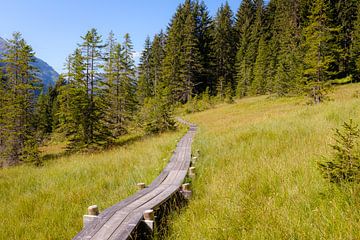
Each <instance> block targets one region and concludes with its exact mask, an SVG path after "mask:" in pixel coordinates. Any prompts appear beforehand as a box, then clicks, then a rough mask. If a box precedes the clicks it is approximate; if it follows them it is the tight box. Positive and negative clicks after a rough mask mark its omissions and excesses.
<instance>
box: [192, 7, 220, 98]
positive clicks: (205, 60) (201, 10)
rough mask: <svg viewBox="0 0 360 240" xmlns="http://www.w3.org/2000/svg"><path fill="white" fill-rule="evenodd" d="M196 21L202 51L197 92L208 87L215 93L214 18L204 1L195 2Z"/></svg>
mask: <svg viewBox="0 0 360 240" xmlns="http://www.w3.org/2000/svg"><path fill="white" fill-rule="evenodd" d="M194 11H195V15H196V16H195V21H196V37H197V41H198V49H199V53H200V58H201V60H200V65H201V72H200V73H199V76H198V77H197V79H196V82H194V92H195V94H200V93H202V92H204V91H206V88H208V87H209V89H211V90H212V94H214V93H215V88H216V82H215V64H214V56H213V54H212V48H211V46H212V44H213V41H214V40H213V36H212V32H213V28H214V24H213V20H212V18H211V16H210V13H209V11H208V9H207V7H206V5H205V3H204V2H203V1H202V2H201V3H200V4H198V3H197V2H195V10H194Z"/></svg>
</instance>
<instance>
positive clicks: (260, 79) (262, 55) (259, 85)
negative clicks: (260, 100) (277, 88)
mask: <svg viewBox="0 0 360 240" xmlns="http://www.w3.org/2000/svg"><path fill="white" fill-rule="evenodd" d="M268 58H269V56H268V47H267V43H266V41H265V39H264V37H261V38H260V41H259V49H258V54H257V57H256V61H255V64H254V81H253V83H252V89H251V92H252V94H265V93H266V92H267V90H268V89H267V84H268V78H267V77H268V71H267V67H268V61H269V60H268Z"/></svg>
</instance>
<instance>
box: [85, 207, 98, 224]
mask: <svg viewBox="0 0 360 240" xmlns="http://www.w3.org/2000/svg"><path fill="white" fill-rule="evenodd" d="M98 215H99V208H98V206H97V205H92V206H90V207H88V214H87V215H84V216H83V226H84V227H86V226H87V225H89V224H90V223H92V222H93V221H94V220H96V219H98V218H99V217H98Z"/></svg>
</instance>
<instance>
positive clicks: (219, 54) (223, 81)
mask: <svg viewBox="0 0 360 240" xmlns="http://www.w3.org/2000/svg"><path fill="white" fill-rule="evenodd" d="M213 39H214V42H213V45H212V46H213V50H212V51H213V54H214V60H215V62H214V63H215V78H216V93H217V95H218V96H219V97H220V99H222V100H223V99H225V92H226V86H228V84H230V85H231V87H232V88H234V86H235V81H234V73H235V66H234V64H235V54H236V41H235V39H236V35H235V30H234V16H233V13H232V11H231V9H230V7H229V5H228V4H227V3H226V4H225V5H222V6H221V7H220V8H219V10H218V12H217V14H216V17H215V20H214V31H213Z"/></svg>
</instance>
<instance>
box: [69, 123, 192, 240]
mask: <svg viewBox="0 0 360 240" xmlns="http://www.w3.org/2000/svg"><path fill="white" fill-rule="evenodd" d="M178 121H179V122H181V123H183V124H187V125H189V127H190V128H189V130H188V132H187V133H186V134H185V136H183V138H182V139H181V140H180V141H179V143H178V144H177V147H176V150H175V151H174V154H173V155H172V157H171V159H170V162H169V163H168V165H167V166H166V167H165V169H164V170H163V171H162V172H161V174H160V175H159V176H158V177H157V178H156V179H155V180H154V181H153V182H152V183H151V184H150V185H149V186H148V187H146V188H144V189H142V190H140V191H139V192H137V193H136V194H134V195H132V196H130V197H129V198H127V199H125V200H123V201H121V202H119V203H117V204H116V205H114V206H112V207H110V208H107V209H106V210H104V211H103V212H102V213H100V215H98V217H97V218H96V219H95V220H94V221H93V222H92V223H90V224H88V225H87V226H86V227H84V228H83V230H82V231H81V232H80V233H78V234H77V235H76V236H75V237H74V238H73V239H75V240H79V239H91V240H105V239H109V240H110V239H111V240H115V239H118V240H119V239H132V238H136V237H134V234H133V232H134V231H135V230H136V229H137V227H138V226H139V224H140V223H141V221H142V220H143V213H144V211H146V210H149V209H156V208H159V207H161V205H162V204H163V203H165V202H166V201H167V200H169V199H170V198H171V197H172V196H174V195H175V194H178V193H179V190H180V187H181V185H182V183H183V181H184V179H185V177H186V175H187V172H188V169H189V167H190V161H191V143H192V140H193V137H194V134H195V132H196V126H195V125H193V124H190V123H188V122H185V121H184V120H181V119H178ZM155 215H156V213H155Z"/></svg>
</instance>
